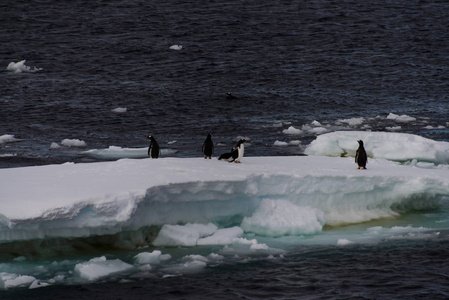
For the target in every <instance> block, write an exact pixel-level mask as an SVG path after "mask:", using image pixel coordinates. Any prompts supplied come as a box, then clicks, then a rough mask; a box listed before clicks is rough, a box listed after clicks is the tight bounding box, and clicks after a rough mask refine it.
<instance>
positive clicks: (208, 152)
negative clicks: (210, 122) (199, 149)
mask: <svg viewBox="0 0 449 300" xmlns="http://www.w3.org/2000/svg"><path fill="white" fill-rule="evenodd" d="M213 153H214V143H213V142H212V135H211V134H210V133H209V134H208V135H207V138H206V140H205V141H204V143H203V154H204V158H208V157H209V159H211V157H212V154H213Z"/></svg>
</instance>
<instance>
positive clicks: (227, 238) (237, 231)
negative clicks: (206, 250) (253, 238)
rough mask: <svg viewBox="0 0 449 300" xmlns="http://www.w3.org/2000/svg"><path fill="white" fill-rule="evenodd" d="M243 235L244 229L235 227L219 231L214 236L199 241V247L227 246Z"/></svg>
mask: <svg viewBox="0 0 449 300" xmlns="http://www.w3.org/2000/svg"><path fill="white" fill-rule="evenodd" d="M242 234H243V230H242V228H240V227H238V226H234V227H231V228H223V229H219V230H217V232H215V233H214V234H213V235H211V236H208V237H205V238H202V239H199V240H198V243H197V244H198V245H226V244H230V243H232V241H233V239H235V238H236V237H240V236H242Z"/></svg>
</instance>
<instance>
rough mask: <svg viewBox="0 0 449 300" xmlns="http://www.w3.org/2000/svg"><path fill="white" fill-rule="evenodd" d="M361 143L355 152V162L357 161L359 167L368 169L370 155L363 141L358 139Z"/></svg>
mask: <svg viewBox="0 0 449 300" xmlns="http://www.w3.org/2000/svg"><path fill="white" fill-rule="evenodd" d="M357 142H358V143H359V148H358V149H357V151H356V153H355V162H356V163H357V169H366V163H367V162H368V157H367V156H366V151H365V148H364V147H363V141H362V140H359V141H357Z"/></svg>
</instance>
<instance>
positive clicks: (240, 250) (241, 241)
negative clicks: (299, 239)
mask: <svg viewBox="0 0 449 300" xmlns="http://www.w3.org/2000/svg"><path fill="white" fill-rule="evenodd" d="M283 252H284V251H283V250H279V249H271V248H269V247H268V246H267V245H266V244H260V243H258V242H257V240H256V239H252V240H248V239H245V238H235V239H233V240H232V243H231V244H229V245H226V246H225V247H224V248H223V249H222V250H221V253H223V254H228V255H229V254H234V255H259V254H264V255H266V254H275V253H283Z"/></svg>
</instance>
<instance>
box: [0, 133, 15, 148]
mask: <svg viewBox="0 0 449 300" xmlns="http://www.w3.org/2000/svg"><path fill="white" fill-rule="evenodd" d="M15 141H17V139H16V138H14V136H13V135H11V134H4V135H0V145H1V144H5V143H10V142H15Z"/></svg>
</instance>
